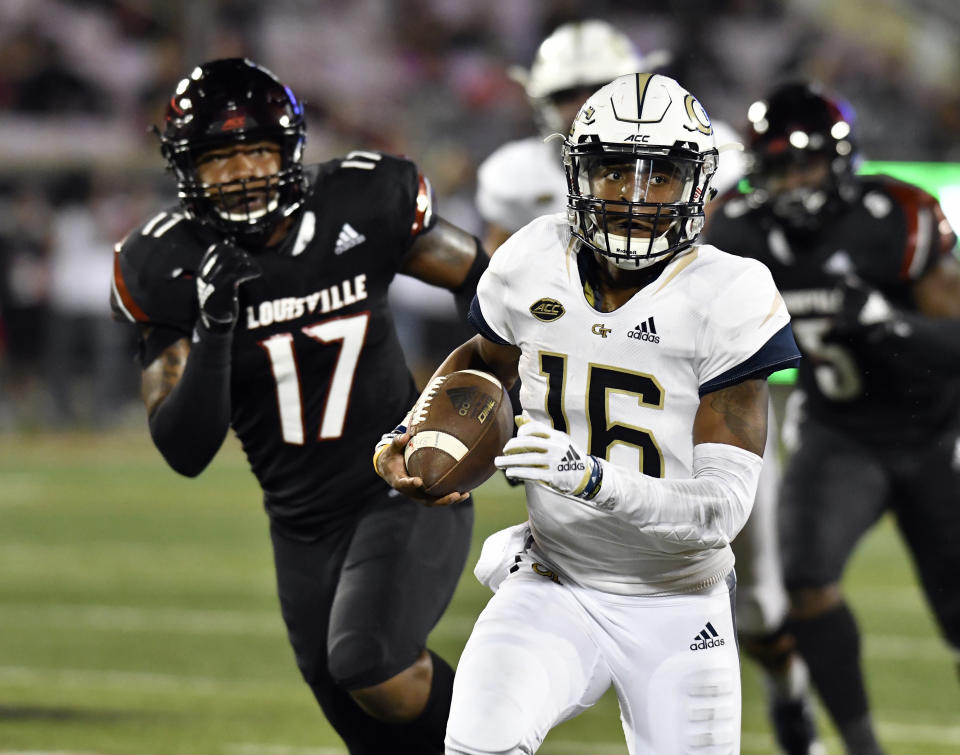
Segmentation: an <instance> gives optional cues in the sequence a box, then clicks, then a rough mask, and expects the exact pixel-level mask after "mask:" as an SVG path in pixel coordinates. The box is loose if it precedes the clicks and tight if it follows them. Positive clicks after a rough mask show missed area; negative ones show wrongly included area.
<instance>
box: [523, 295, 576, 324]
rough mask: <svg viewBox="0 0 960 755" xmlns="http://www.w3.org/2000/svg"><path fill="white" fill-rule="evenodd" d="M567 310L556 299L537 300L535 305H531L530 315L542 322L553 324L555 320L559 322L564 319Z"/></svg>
mask: <svg viewBox="0 0 960 755" xmlns="http://www.w3.org/2000/svg"><path fill="white" fill-rule="evenodd" d="M566 311H567V310H565V309H564V308H563V305H562V304H561V303H560V302H558V301H557V300H556V299H549V298H546V297H545V298H543V299H537V300H536V301H535V302H534V303H533V304H531V305H530V314H532V315H533V316H534V317H536V318H537V319H538V320H540V321H541V322H553V321H554V320H559V319H560V318H561V317H563V315H564V313H565V312H566Z"/></svg>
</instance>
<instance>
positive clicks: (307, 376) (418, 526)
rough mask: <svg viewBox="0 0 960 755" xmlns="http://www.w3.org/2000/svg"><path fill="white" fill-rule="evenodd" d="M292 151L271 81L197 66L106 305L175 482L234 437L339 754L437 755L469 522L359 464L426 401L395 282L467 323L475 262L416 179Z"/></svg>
mask: <svg viewBox="0 0 960 755" xmlns="http://www.w3.org/2000/svg"><path fill="white" fill-rule="evenodd" d="M304 138H305V123H304V120H303V110H302V107H301V103H300V102H299V101H298V100H297V99H296V98H295V97H294V95H293V94H292V93H291V92H290V90H289V89H288V88H286V87H285V86H283V84H282V83H281V82H280V81H278V80H277V79H276V78H275V77H274V76H273V74H271V73H270V72H269V71H267V70H266V69H264V68H261V67H259V66H257V65H255V64H254V63H252V62H250V61H248V60H244V59H225V60H215V61H212V62H209V63H206V64H204V65H201V66H199V67H197V68H195V69H194V70H193V72H192V73H191V74H190V75H189V76H188V77H186V78H184V79H183V80H182V81H181V82H180V83H179V84H178V85H177V87H176V91H175V92H174V94H173V96H172V97H171V99H170V103H169V107H168V110H167V115H166V120H165V122H164V126H163V130H162V132H161V143H162V151H163V154H164V156H165V158H166V160H167V162H168V164H169V166H170V168H171V170H172V171H173V173H174V174H175V176H176V178H177V186H178V190H179V196H180V207H179V208H174V209H171V210H169V211H167V212H164V213H161V214H160V215H157V216H156V217H154V218H152V219H150V220H149V221H147V222H146V223H144V224H143V225H142V226H140V227H139V228H137V229H136V230H134V231H133V232H132V233H130V235H129V236H127V238H126V239H125V240H124V241H123V242H122V244H121V245H120V246H119V247H118V253H117V255H116V257H115V275H114V279H113V305H114V308H115V310H116V311H117V313H118V314H119V315H120V316H121V317H123V318H124V319H127V320H129V321H131V322H134V323H136V325H137V326H138V330H139V334H140V352H139V360H140V363H141V365H142V367H143V379H142V385H143V397H144V401H145V403H146V406H147V410H148V413H149V423H150V432H151V435H152V437H153V440H154V443H155V444H156V446H157V448H158V449H159V450H160V451H161V453H162V454H163V456H164V458H165V459H166V460H167V462H168V463H169V464H170V466H171V467H173V468H174V469H175V470H176V471H178V472H180V473H181V474H185V475H188V476H194V475H197V474H199V473H200V472H201V471H202V470H203V469H204V467H206V466H207V464H208V463H209V462H210V461H211V459H212V458H213V457H214V455H215V454H216V453H217V450H218V449H219V448H220V446H221V444H222V443H223V440H224V437H225V435H226V433H227V430H228V427H229V426H231V425H232V427H233V428H234V430H235V431H236V433H237V435H238V436H239V438H240V441H241V443H242V444H243V447H244V450H245V452H246V454H247V458H248V459H249V462H250V466H251V468H252V470H253V472H254V474H255V475H256V476H257V479H258V481H259V482H260V485H261V487H262V488H263V492H264V505H265V507H266V510H267V513H268V515H269V517H270V529H271V537H272V542H273V548H274V557H275V563H276V570H277V582H278V587H279V594H280V602H281V608H282V611H283V617H284V620H285V622H286V625H287V631H288V635H289V639H290V642H291V644H292V645H293V649H294V652H295V654H296V659H297V664H298V666H299V667H300V670H301V672H302V674H303V676H304V679H305V680H306V681H307V683H308V684H309V685H310V687H311V689H312V690H313V693H314V695H315V696H316V698H317V700H318V701H319V703H320V705H321V707H322V708H323V711H324V713H325V714H326V716H327V718H328V719H329V720H330V722H331V723H332V724H333V726H334V727H335V728H336V730H337V731H338V733H339V734H340V736H341V737H343V739H344V741H345V742H346V743H347V746H348V747H349V749H350V752H351V753H370V754H371V755H382V753H384V752H416V753H431V752H441V751H442V738H443V731H444V727H445V725H446V719H447V711H448V706H449V699H450V693H451V687H452V677H453V672H452V670H451V669H450V667H449V666H448V665H447V664H446V662H445V661H443V659H441V658H439V657H438V656H437V655H435V654H434V653H432V652H431V651H429V650H427V649H426V647H425V646H426V637H427V634H428V633H429V632H430V630H431V629H432V627H433V626H434V625H435V623H436V622H437V620H438V619H439V617H440V615H441V613H442V612H443V610H444V609H445V607H446V605H447V603H448V601H449V600H450V597H451V595H452V593H453V590H454V587H455V586H456V584H457V580H458V578H459V576H460V573H461V571H462V568H463V565H464V562H465V559H466V555H467V550H468V548H469V544H470V530H471V523H472V517H473V512H472V508H471V504H470V503H469V502H468V501H463V502H461V503H459V504H457V505H454V506H450V507H445V508H443V509H430V508H427V507H424V506H421V505H419V504H417V503H414V502H413V501H410V500H407V499H404V498H401V497H398V496H396V494H395V493H394V491H391V490H390V488H389V487H388V486H387V485H385V484H384V483H383V481H382V480H380V479H379V478H378V477H377V476H376V475H375V474H374V473H373V471H372V469H371V468H370V461H369V457H368V456H367V455H366V454H365V453H364V454H358V453H357V449H361V448H362V449H366V448H369V447H370V446H371V445H372V444H373V443H374V442H375V441H376V439H377V437H379V431H375V430H374V428H376V427H379V423H381V422H382V421H383V418H384V417H385V416H394V417H396V418H397V419H399V418H400V417H401V416H402V415H403V413H404V411H405V410H406V408H407V407H409V406H410V405H411V403H412V401H413V400H414V399H415V398H416V397H417V389H416V387H415V385H414V381H413V378H412V377H411V375H410V373H409V371H408V370H407V367H406V365H405V364H404V359H403V354H402V353H401V350H400V345H399V343H398V341H397V336H396V333H395V330H394V327H393V322H392V318H391V315H390V312H389V310H388V308H387V303H386V302H387V299H386V296H387V287H388V285H389V283H390V281H391V280H392V278H393V277H394V275H395V274H396V273H398V272H402V273H406V274H408V275H413V276H416V277H418V278H420V279H421V280H424V281H426V282H429V283H432V284H435V285H438V286H443V287H445V288H448V289H450V290H452V291H454V292H455V293H456V294H457V295H458V297H459V299H460V301H461V302H462V304H463V306H464V308H466V306H467V304H468V303H469V301H470V299H471V298H472V296H473V292H474V290H475V288H476V283H477V280H478V279H479V277H480V274H481V273H482V271H483V270H484V268H485V266H486V255H485V253H484V252H483V250H482V249H481V248H480V245H479V242H478V241H477V240H476V239H475V238H474V237H472V236H470V235H469V234H467V233H465V232H463V231H461V230H459V229H458V228H456V227H454V226H451V225H450V224H448V223H446V222H445V221H443V220H442V219H440V218H438V217H437V216H436V215H435V214H434V207H433V203H432V195H431V190H430V184H429V182H428V181H427V179H426V178H425V177H424V176H422V175H420V174H419V172H418V170H417V168H416V166H415V165H414V164H413V163H411V162H409V161H407V160H402V159H398V158H395V157H391V156H388V155H385V154H380V153H376V152H366V151H359V152H352V153H350V154H349V155H347V156H346V157H345V158H342V159H335V160H331V161H329V162H327V163H324V164H321V165H311V166H307V167H305V166H303V165H302V163H301V153H302V149H303V143H304ZM371 433H374V434H373V435H371ZM368 714H369V715H368ZM398 724H403V725H402V726H398Z"/></svg>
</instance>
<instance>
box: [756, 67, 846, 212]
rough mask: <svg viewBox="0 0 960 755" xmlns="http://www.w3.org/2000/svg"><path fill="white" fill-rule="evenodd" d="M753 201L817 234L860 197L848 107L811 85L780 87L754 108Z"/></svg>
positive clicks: (798, 84)
mask: <svg viewBox="0 0 960 755" xmlns="http://www.w3.org/2000/svg"><path fill="white" fill-rule="evenodd" d="M748 119H749V122H750V123H749V136H750V151H751V156H750V168H749V170H748V177H749V180H750V184H751V187H752V188H753V190H754V191H753V197H752V201H753V202H754V203H756V204H766V205H768V206H769V207H770V210H771V212H772V213H773V214H774V215H775V216H776V217H777V218H779V219H780V220H781V221H782V222H783V223H784V225H786V226H787V227H789V228H792V229H796V230H817V229H818V228H820V227H821V226H822V225H823V223H824V222H826V221H827V220H829V219H830V218H831V217H833V216H834V215H836V214H837V213H838V212H840V211H841V210H842V209H843V208H844V207H845V206H846V205H847V204H848V203H849V202H850V201H851V200H852V199H853V198H854V196H855V195H856V185H855V183H854V179H853V174H854V167H855V162H856V160H857V154H856V146H855V143H854V141H853V137H852V133H851V132H852V128H851V126H852V122H853V113H852V110H851V109H850V108H849V106H847V105H845V104H844V103H841V102H839V101H835V100H833V99H830V98H829V97H827V96H826V95H824V94H823V93H821V92H820V90H819V89H818V88H817V87H816V86H814V85H810V84H804V83H792V84H786V85H783V86H780V87H778V88H777V89H775V90H774V91H773V92H771V93H770V94H769V95H768V96H767V97H766V98H765V99H763V100H759V101H757V102H755V103H753V104H752V105H751V106H750V109H749V111H748Z"/></svg>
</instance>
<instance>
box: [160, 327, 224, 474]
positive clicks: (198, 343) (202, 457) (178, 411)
mask: <svg viewBox="0 0 960 755" xmlns="http://www.w3.org/2000/svg"><path fill="white" fill-rule="evenodd" d="M232 341H233V333H210V332H209V331H207V330H205V329H204V328H203V326H202V325H200V324H198V325H197V340H195V341H194V343H193V344H192V345H191V347H190V355H189V357H188V358H187V364H186V367H185V368H184V370H183V375H181V376H180V380H179V381H178V382H177V384H176V386H174V388H173V390H172V391H170V394H169V395H168V396H167V397H166V398H164V399H163V401H161V402H160V404H159V406H157V407H156V408H155V409H154V411H153V413H152V414H151V415H150V419H149V422H150V435H151V437H152V438H153V442H154V445H156V447H157V449H158V450H159V451H160V453H161V454H162V455H163V458H164V459H166V461H167V463H168V464H169V465H170V466H171V467H172V468H173V469H174V470H175V471H177V472H179V473H180V474H182V475H185V476H187V477H196V476H197V475H198V474H200V472H202V471H203V470H204V469H205V468H206V466H207V465H208V464H209V463H210V462H211V461H212V460H213V457H214V456H216V454H217V451H218V450H220V446H221V445H223V439H224V438H225V437H226V435H227V430H228V429H229V427H230V353H231V344H232Z"/></svg>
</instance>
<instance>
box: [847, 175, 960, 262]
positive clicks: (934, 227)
mask: <svg viewBox="0 0 960 755" xmlns="http://www.w3.org/2000/svg"><path fill="white" fill-rule="evenodd" d="M862 201H863V204H864V207H865V208H866V209H867V211H868V212H869V213H871V215H873V217H875V218H878V219H879V218H880V217H882V216H883V215H885V214H889V212H890V209H892V207H891V204H892V206H895V207H898V208H899V210H900V212H901V213H902V216H903V220H904V223H905V238H904V241H903V253H902V258H901V261H900V278H901V279H904V280H916V279H917V278H919V277H921V276H922V275H923V274H924V273H926V272H927V270H929V269H930V268H931V267H933V266H934V265H936V264H937V263H938V262H939V259H940V257H941V256H943V255H945V254H949V253H950V252H952V251H953V249H954V248H955V247H956V245H957V235H956V233H955V232H954V230H953V228H952V227H951V226H950V222H949V221H948V220H947V218H946V216H945V215H944V213H943V209H942V208H941V207H940V203H939V202H938V201H937V199H936V197H934V196H933V195H932V194H930V193H929V192H927V191H925V190H924V189H921V188H920V187H919V186H916V185H914V184H911V183H907V182H905V181H900V180H898V179H896V178H893V177H891V176H885V175H881V176H868V177H866V179H865V180H864V182H863V197H862Z"/></svg>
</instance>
